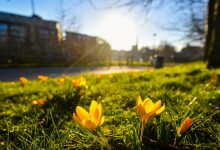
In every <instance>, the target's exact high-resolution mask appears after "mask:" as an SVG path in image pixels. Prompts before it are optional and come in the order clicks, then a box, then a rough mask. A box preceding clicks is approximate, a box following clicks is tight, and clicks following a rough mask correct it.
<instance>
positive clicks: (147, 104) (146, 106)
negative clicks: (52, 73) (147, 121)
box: [143, 99, 154, 114]
mask: <svg viewBox="0 0 220 150" xmlns="http://www.w3.org/2000/svg"><path fill="white" fill-rule="evenodd" d="M153 109H154V103H153V102H152V100H150V99H145V100H144V102H143V110H144V112H145V113H147V114H148V113H150V112H152V111H153Z"/></svg>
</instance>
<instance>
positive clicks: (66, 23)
mask: <svg viewBox="0 0 220 150" xmlns="http://www.w3.org/2000/svg"><path fill="white" fill-rule="evenodd" d="M55 13H56V18H57V19H58V20H59V22H60V24H61V29H62V31H63V33H65V32H66V31H77V30H79V28H80V25H79V24H78V23H77V17H76V16H75V15H73V13H72V12H71V9H70V8H65V7H64V1H63V0H60V5H59V8H58V9H57V10H56V12H55Z"/></svg>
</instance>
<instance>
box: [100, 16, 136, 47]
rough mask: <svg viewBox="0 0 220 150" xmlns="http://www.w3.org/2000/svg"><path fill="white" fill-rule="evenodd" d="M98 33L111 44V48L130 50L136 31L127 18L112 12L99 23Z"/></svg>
mask: <svg viewBox="0 0 220 150" xmlns="http://www.w3.org/2000/svg"><path fill="white" fill-rule="evenodd" d="M98 34H99V36H100V37H103V38H105V39H106V40H107V41H108V42H109V43H110V44H111V46H112V49H118V50H130V49H131V46H132V45H133V44H135V41H136V36H137V31H136V27H135V25H134V23H133V22H131V21H130V20H129V18H127V17H126V16H121V15H119V14H112V15H110V16H107V17H106V18H105V19H103V21H102V22H101V23H100V26H99V28H98Z"/></svg>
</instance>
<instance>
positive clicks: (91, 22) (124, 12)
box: [0, 0, 184, 50]
mask: <svg viewBox="0 0 220 150" xmlns="http://www.w3.org/2000/svg"><path fill="white" fill-rule="evenodd" d="M76 1H77V0H63V1H62V3H63V8H64V10H67V12H68V15H69V17H70V18H71V17H72V16H76V18H77V19H76V21H77V23H78V24H79V25H80V28H79V30H78V31H77V32H80V33H83V34H88V35H92V36H101V37H102V38H105V39H106V40H107V41H108V42H109V43H110V44H111V45H112V48H113V49H118V50H121V49H125V50H129V49H130V48H131V47H132V45H134V44H136V40H137V39H138V44H139V48H141V47H142V46H148V47H153V46H157V45H159V43H160V42H161V41H167V42H170V43H172V44H173V45H174V46H176V47H177V49H180V48H181V47H182V46H183V45H184V41H178V39H180V37H179V35H177V34H172V33H170V32H169V31H165V30H163V29H161V28H160V26H161V25H162V24H163V22H166V21H167V16H166V15H167V13H166V9H160V11H157V10H152V11H151V12H150V13H149V14H148V17H147V19H146V20H144V18H140V12H135V11H129V10H128V9H127V8H125V7H123V8H117V9H116V8H113V9H106V10H94V9H93V8H92V7H91V5H90V4H89V3H88V2H86V1H84V2H83V3H80V4H78V3H77V2H76ZM97 3H98V1H97ZM60 4H61V1H60V0H45V1H43V0H35V12H36V14H37V15H39V16H41V17H42V18H43V19H46V20H55V21H59V20H57V10H58V9H59V8H60ZM0 11H3V12H9V13H15V14H19V15H25V16H31V15H32V10H31V1H30V0H19V1H18V0H0ZM71 15H72V16H71ZM154 33H157V36H156V37H153V34H154Z"/></svg>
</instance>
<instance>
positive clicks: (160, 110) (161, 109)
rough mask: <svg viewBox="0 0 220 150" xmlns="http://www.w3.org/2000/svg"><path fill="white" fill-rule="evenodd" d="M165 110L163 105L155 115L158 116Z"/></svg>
mask: <svg viewBox="0 0 220 150" xmlns="http://www.w3.org/2000/svg"><path fill="white" fill-rule="evenodd" d="M164 109H165V105H163V106H162V107H160V109H159V110H157V111H156V115H159V114H160V113H162V112H163V111H164Z"/></svg>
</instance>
